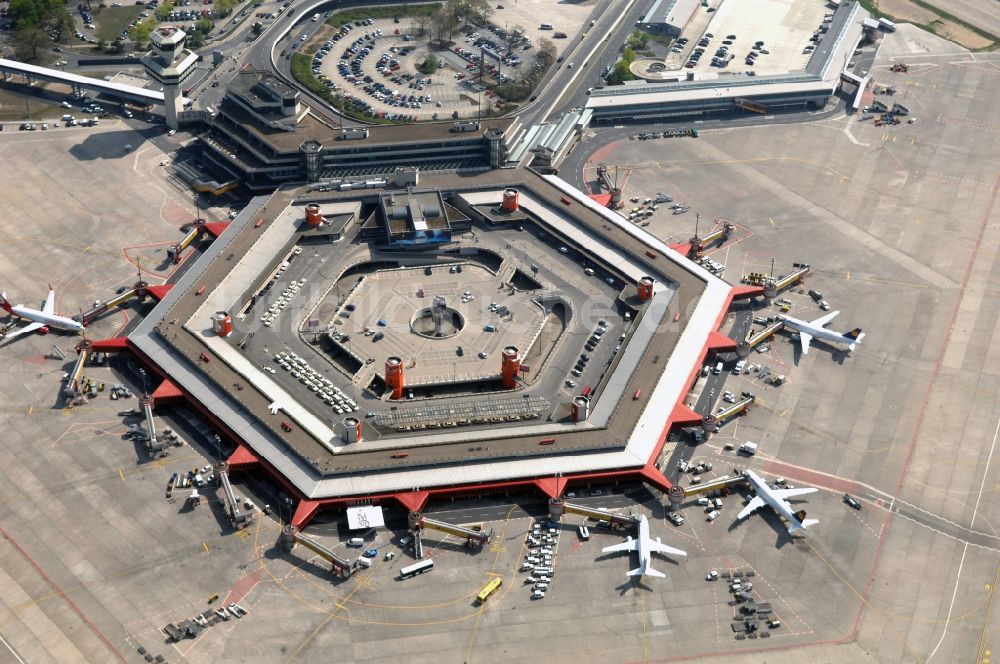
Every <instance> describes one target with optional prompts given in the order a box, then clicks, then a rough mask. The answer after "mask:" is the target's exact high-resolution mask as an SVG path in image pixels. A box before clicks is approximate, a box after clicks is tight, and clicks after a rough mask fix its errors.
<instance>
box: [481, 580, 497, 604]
mask: <svg viewBox="0 0 1000 664" xmlns="http://www.w3.org/2000/svg"><path fill="white" fill-rule="evenodd" d="M502 585H503V579H501V578H500V577H499V576H497V577H494V578H492V579H490V582H489V583H487V584H486V585H485V586H483V589H482V590H480V591H479V594H478V595H476V599H477V600H478V601H479V603H480V604H485V603H486V600H488V599H489V598H490V596H491V595H493V593H495V592H496V591H497V590H499V589H500V586H502Z"/></svg>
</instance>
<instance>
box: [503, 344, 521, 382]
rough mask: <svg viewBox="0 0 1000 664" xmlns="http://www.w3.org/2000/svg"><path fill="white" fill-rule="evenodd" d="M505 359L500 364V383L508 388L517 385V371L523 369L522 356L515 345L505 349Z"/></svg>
mask: <svg viewBox="0 0 1000 664" xmlns="http://www.w3.org/2000/svg"><path fill="white" fill-rule="evenodd" d="M502 357H503V361H502V364H501V365H500V385H502V386H503V388H504V389H506V390H512V389H514V388H515V387H517V380H516V379H517V373H518V372H519V371H520V370H521V357H520V355H519V354H518V350H517V348H516V347H515V346H507V347H506V348H504V349H503V355H502Z"/></svg>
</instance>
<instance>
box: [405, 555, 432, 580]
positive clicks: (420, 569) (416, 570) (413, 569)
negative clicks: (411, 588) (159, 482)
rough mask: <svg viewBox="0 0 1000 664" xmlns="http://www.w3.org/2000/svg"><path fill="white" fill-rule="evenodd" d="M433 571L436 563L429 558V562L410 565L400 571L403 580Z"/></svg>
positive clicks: (422, 561) (423, 561) (424, 561)
mask: <svg viewBox="0 0 1000 664" xmlns="http://www.w3.org/2000/svg"><path fill="white" fill-rule="evenodd" d="M432 569H434V561H433V560H431V559H430V558H428V559H427V560H421V561H420V562H419V563H413V564H412V565H408V566H406V567H404V568H403V569H401V570H399V577H400V578H401V579H408V578H410V577H411V576H416V575H417V574H423V573H424V572H429V571H431V570H432Z"/></svg>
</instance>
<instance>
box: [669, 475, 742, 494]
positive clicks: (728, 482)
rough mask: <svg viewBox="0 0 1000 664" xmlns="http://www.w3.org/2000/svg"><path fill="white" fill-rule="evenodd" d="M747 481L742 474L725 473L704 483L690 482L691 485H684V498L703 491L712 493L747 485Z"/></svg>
mask: <svg viewBox="0 0 1000 664" xmlns="http://www.w3.org/2000/svg"><path fill="white" fill-rule="evenodd" d="M748 484H749V481H748V480H747V478H746V477H745V476H744V475H733V476H729V475H726V476H724V477H720V478H719V479H716V480H712V481H711V482H705V483H704V484H692V485H691V486H686V487H684V498H685V499H686V498H689V497H691V496H697V495H700V494H704V493H712V492H714V491H723V492H726V491H729V490H730V489H735V488H737V487H743V486H747V485H748Z"/></svg>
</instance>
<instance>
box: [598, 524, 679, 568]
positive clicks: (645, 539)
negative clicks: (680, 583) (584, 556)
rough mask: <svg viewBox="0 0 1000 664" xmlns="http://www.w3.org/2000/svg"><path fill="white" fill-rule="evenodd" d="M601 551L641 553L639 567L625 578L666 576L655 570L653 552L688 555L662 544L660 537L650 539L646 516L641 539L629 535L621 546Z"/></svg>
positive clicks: (640, 527) (641, 530)
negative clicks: (654, 539) (651, 555)
mask: <svg viewBox="0 0 1000 664" xmlns="http://www.w3.org/2000/svg"><path fill="white" fill-rule="evenodd" d="M601 551H602V552H604V553H615V552H617V551H638V552H639V566H638V567H636V568H635V569H634V570H631V571H630V572H628V573H627V574H626V575H625V576H659V577H663V576H666V574H664V573H663V572H659V571H657V570H655V569H653V567H652V558H651V557H650V554H651V553H652V552H653V551H657V552H659V553H672V554H674V555H675V556H686V555H687V553H686V552H684V551H681V550H680V549H675V548H673V547H672V546H667V545H666V544H662V543H660V538H659V537H657V538H656V541H653V540H651V539H650V538H649V521H648V520H647V519H646V515H645V514H643V515H642V516H641V517H640V518H639V537H638V538H637V539H632V536H631V535H629V537H628V540H627V541H625V542H622V543H621V544H612V545H611V546H606V547H604V548H603V549H602V550H601Z"/></svg>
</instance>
